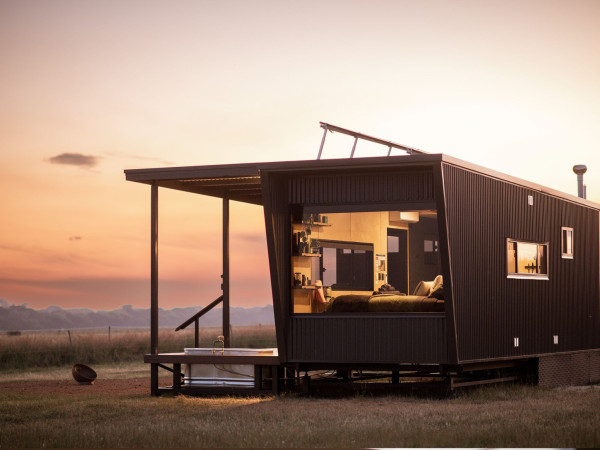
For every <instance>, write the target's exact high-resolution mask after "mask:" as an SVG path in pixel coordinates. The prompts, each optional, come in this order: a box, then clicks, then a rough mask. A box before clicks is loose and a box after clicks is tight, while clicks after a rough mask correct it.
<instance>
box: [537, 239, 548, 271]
mask: <svg viewBox="0 0 600 450" xmlns="http://www.w3.org/2000/svg"><path fill="white" fill-rule="evenodd" d="M538 261H539V270H538V273H540V274H547V273H548V246H547V245H542V244H540V245H538Z"/></svg>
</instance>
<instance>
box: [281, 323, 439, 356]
mask: <svg viewBox="0 0 600 450" xmlns="http://www.w3.org/2000/svg"><path fill="white" fill-rule="evenodd" d="M445 335H446V330H445V319H444V317H443V316H442V315H433V314H432V315H429V316H427V315H420V316H416V315H413V316H409V315H405V316H399V315H392V314H390V315H388V316H387V317H385V316H381V315H377V316H375V315H372V316H365V315H358V314H352V315H347V316H341V317H340V316H335V317H324V316H318V317H311V316H294V317H292V318H291V327H290V340H289V342H290V352H289V355H290V357H289V361H290V362H313V363H365V364H366V363H371V364H373V363H380V364H384V363H423V364H426V363H440V362H445V360H446V340H445Z"/></svg>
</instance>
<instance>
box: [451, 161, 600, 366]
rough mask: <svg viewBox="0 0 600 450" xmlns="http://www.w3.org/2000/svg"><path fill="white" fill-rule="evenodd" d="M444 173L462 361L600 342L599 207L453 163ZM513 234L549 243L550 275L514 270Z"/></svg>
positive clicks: (584, 346) (591, 345) (595, 345)
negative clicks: (570, 250)
mask: <svg viewBox="0 0 600 450" xmlns="http://www.w3.org/2000/svg"><path fill="white" fill-rule="evenodd" d="M443 173H444V183H445V192H446V214H447V219H448V239H449V244H450V254H451V266H452V267H451V270H452V278H453V279H452V282H453V293H454V308H455V317H456V328H457V339H458V351H459V360H461V361H470V360H485V359H494V358H499V357H518V356H526V355H536V354H543V353H552V352H564V351H574V350H583V349H590V348H598V347H600V335H599V333H600V331H599V329H598V323H599V319H600V318H599V311H598V307H599V306H598V304H599V299H600V293H599V286H598V274H599V262H598V258H599V255H598V252H599V242H598V239H599V236H598V234H599V231H598V230H599V228H598V225H599V220H598V211H597V210H595V209H593V208H589V207H586V206H583V205H579V204H576V203H573V202H570V201H568V200H564V199H560V198H558V197H554V196H551V195H549V194H544V193H542V192H540V191H535V190H532V189H529V188H527V187H524V186H519V185H516V184H513V183H510V182H506V181H502V180H499V179H496V178H492V177H490V176H486V175H483V174H480V173H476V172H472V171H469V170H467V169H464V168H459V167H456V166H453V165H450V164H444V165H443ZM529 195H532V196H533V205H532V206H530V205H528V201H527V200H528V196H529ZM561 227H572V228H573V229H574V258H573V259H563V258H562V257H561ZM507 238H513V239H517V240H523V241H532V242H539V243H543V242H548V243H549V249H548V251H549V261H548V263H549V267H548V269H549V273H548V277H549V279H548V280H531V279H509V278H507V276H506V275H507V273H506V239H507ZM555 335H557V336H558V344H557V345H556V344H554V342H553V336H555ZM515 337H518V338H519V346H518V347H515V346H514V338H515Z"/></svg>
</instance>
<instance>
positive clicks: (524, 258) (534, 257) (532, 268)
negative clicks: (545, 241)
mask: <svg viewBox="0 0 600 450" xmlns="http://www.w3.org/2000/svg"><path fill="white" fill-rule="evenodd" d="M517 258H518V260H519V261H518V273H538V245H537V244H531V243H528V242H519V243H518V244H517Z"/></svg>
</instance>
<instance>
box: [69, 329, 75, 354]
mask: <svg viewBox="0 0 600 450" xmlns="http://www.w3.org/2000/svg"><path fill="white" fill-rule="evenodd" d="M67 333H68V335H69V347H71V357H75V351H74V350H73V341H72V340H71V330H67Z"/></svg>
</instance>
